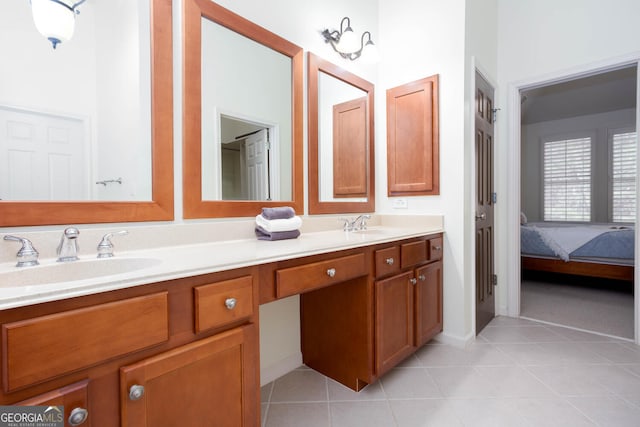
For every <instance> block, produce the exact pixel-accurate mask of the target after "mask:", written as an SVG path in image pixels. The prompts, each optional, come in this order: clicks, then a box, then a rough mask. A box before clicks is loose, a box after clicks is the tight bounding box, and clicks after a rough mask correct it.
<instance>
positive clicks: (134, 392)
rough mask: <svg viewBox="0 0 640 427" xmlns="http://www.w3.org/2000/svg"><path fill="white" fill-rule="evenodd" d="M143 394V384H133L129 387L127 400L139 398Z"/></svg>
mask: <svg viewBox="0 0 640 427" xmlns="http://www.w3.org/2000/svg"><path fill="white" fill-rule="evenodd" d="M143 395H144V386H142V385H138V384H134V385H132V386H131V388H130V389H129V400H140V399H142V396H143Z"/></svg>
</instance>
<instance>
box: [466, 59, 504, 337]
mask: <svg viewBox="0 0 640 427" xmlns="http://www.w3.org/2000/svg"><path fill="white" fill-rule="evenodd" d="M469 72H470V78H469V79H468V81H469V82H470V84H469V87H470V93H469V95H470V97H471V98H470V106H469V108H468V110H467V111H468V112H469V116H468V122H467V123H468V124H467V127H468V136H467V138H468V140H469V141H471V146H470V147H469V150H470V152H471V153H473V154H471V155H469V156H467V158H468V161H467V162H468V163H467V170H469V171H470V172H469V181H468V182H469V198H468V199H467V201H468V203H469V209H468V213H469V215H467V218H466V219H465V224H466V227H467V230H469V231H468V232H467V233H465V235H467V236H468V238H469V240H470V241H469V243H468V244H465V246H466V248H467V249H466V251H467V254H466V256H465V258H466V259H468V260H469V261H468V262H469V265H470V269H469V270H468V271H470V272H471V274H470V275H469V278H470V280H471V307H472V312H471V314H470V317H471V331H472V335H473V336H474V337H475V336H476V334H477V331H476V298H477V295H476V233H475V227H476V220H475V212H476V208H475V206H476V188H477V186H476V156H475V141H476V132H475V128H476V124H475V119H476V116H475V99H476V72H477V73H478V74H480V75H481V76H482V77H483V78H484V79H485V80H486V81H487V82H488V83H489V84H490V85H491V86H492V87H493V102H494V105H493V108H497V107H496V102H497V100H498V99H499V98H498V96H499V89H498V82H497V80H496V79H495V78H493V76H492V75H491V73H489V72H488V70H487V69H486V68H485V67H483V66H482V63H481V62H480V61H479V60H478V58H476V57H475V56H472V57H471V64H470V68H469ZM498 138H499V135H498V127H497V126H496V125H495V123H494V126H493V147H494V149H493V182H494V183H495V182H496V168H497V163H496V149H497V147H498V145H499V144H498V143H497V142H496V141H497V140H498ZM494 191H496V187H495V185H494ZM493 215H494V217H493V221H494V239H493V252H494V257H493V264H494V265H493V268H494V272H495V273H496V274H497V273H498V258H497V256H496V255H497V252H496V242H497V237H496V234H497V231H498V229H497V226H496V224H497V222H496V218H497V217H498V210H497V209H495V208H494V213H493ZM499 287H500V285H499V284H498V286H497V287H496V288H497V289H495V292H494V296H495V297H494V304H495V307H494V312H495V314H496V315H498V314H500V312H499V310H498V307H499V300H500V298H499V292H498V289H499Z"/></svg>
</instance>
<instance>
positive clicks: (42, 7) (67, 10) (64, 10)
mask: <svg viewBox="0 0 640 427" xmlns="http://www.w3.org/2000/svg"><path fill="white" fill-rule="evenodd" d="M29 1H30V3H31V13H32V14H33V22H34V23H35V24H36V28H37V29H38V31H39V32H40V34H42V35H43V36H45V37H46V38H47V40H49V41H50V42H51V44H52V45H53V48H54V49H55V48H56V46H57V45H58V43H62V42H63V41H68V40H70V39H71V37H72V36H73V30H74V28H75V22H76V15H77V14H79V13H80V11H79V10H78V6H80V5H81V4H82V3H84V2H85V1H86V0H79V1H72V0H29Z"/></svg>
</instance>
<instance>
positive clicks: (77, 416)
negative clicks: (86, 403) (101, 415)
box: [68, 408, 89, 426]
mask: <svg viewBox="0 0 640 427" xmlns="http://www.w3.org/2000/svg"><path fill="white" fill-rule="evenodd" d="M87 418H89V411H87V410H86V409H84V408H73V409H72V410H71V413H70V414H69V419H68V421H69V425H70V426H79V425H80V424H82V423H84V422H85V421H87Z"/></svg>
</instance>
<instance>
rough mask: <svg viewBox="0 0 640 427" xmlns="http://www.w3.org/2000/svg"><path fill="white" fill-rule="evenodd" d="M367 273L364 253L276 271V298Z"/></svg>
mask: <svg viewBox="0 0 640 427" xmlns="http://www.w3.org/2000/svg"><path fill="white" fill-rule="evenodd" d="M365 274H367V271H366V267H365V259H364V254H356V255H348V256H344V257H340V258H334V259H331V260H328V261H320V262H313V263H310V264H305V265H301V266H299V267H291V268H283V269H280V270H277V271H276V296H277V297H278V298H284V297H288V296H290V295H296V294H301V293H304V292H308V291H312V290H314V289H318V288H322V287H324V286H329V285H333V284H334V283H340V282H344V281H345V280H349V279H353V278H356V277H360V276H364V275H365Z"/></svg>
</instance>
